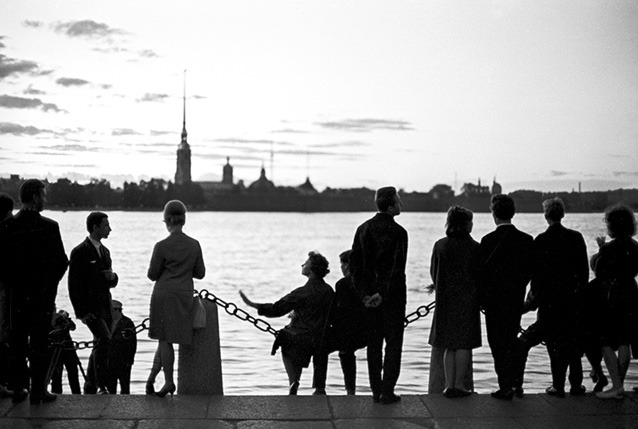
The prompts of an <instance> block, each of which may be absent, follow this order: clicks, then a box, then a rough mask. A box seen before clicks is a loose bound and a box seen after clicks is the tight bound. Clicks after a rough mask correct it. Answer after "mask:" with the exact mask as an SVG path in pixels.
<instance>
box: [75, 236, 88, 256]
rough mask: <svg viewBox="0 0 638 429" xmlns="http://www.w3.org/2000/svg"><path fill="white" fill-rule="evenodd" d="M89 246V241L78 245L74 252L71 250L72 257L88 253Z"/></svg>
mask: <svg viewBox="0 0 638 429" xmlns="http://www.w3.org/2000/svg"><path fill="white" fill-rule="evenodd" d="M88 244H89V243H87V240H86V239H85V240H84V241H82V242H81V243H80V244H78V245H77V246H75V247H74V248H73V250H71V257H73V256H74V255H76V254H79V253H83V252H86V251H87V250H88V249H89V248H88Z"/></svg>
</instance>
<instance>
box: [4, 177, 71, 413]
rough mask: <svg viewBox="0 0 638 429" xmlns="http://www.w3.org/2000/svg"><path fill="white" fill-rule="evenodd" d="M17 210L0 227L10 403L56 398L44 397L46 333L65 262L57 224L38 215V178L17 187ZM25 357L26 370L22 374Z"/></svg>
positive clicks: (41, 195) (42, 191) (41, 193)
mask: <svg viewBox="0 0 638 429" xmlns="http://www.w3.org/2000/svg"><path fill="white" fill-rule="evenodd" d="M20 202H21V203H22V209H21V210H20V211H19V212H18V213H17V214H16V215H15V216H14V217H13V218H10V219H7V220H6V221H5V222H4V223H2V226H1V230H0V243H2V244H1V246H0V251H1V252H2V255H1V257H0V264H1V266H0V273H1V275H2V282H3V283H4V285H5V287H6V290H7V292H8V297H9V299H8V301H9V308H10V310H9V325H10V326H9V349H10V351H9V388H10V389H11V390H13V400H14V402H21V401H23V400H24V399H26V397H27V395H28V392H27V390H26V389H25V387H27V386H26V380H28V379H29V378H30V380H31V393H30V395H31V396H30V398H29V400H30V402H31V403H32V404H39V403H41V402H50V401H53V400H55V399H56V396H55V395H54V394H51V393H49V392H47V390H46V385H45V379H46V372H47V367H48V363H49V362H48V356H49V353H48V345H49V344H48V334H49V331H50V329H51V317H52V314H53V311H55V297H56V295H57V293H58V283H59V282H60V280H61V279H62V276H64V273H65V272H66V269H67V266H68V259H67V257H66V253H64V245H63V244H62V238H61V237H60V228H59V226H58V224H57V222H55V221H53V220H51V219H48V218H46V217H44V216H41V215H40V212H41V211H42V210H43V208H44V204H45V202H46V187H45V184H44V183H43V182H42V181H40V180H37V179H29V180H26V181H24V182H23V183H22V185H20ZM27 355H28V357H29V363H30V368H29V370H28V369H27V363H26V359H27Z"/></svg>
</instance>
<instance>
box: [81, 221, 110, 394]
mask: <svg viewBox="0 0 638 429" xmlns="http://www.w3.org/2000/svg"><path fill="white" fill-rule="evenodd" d="M86 229H87V231H88V232H89V236H88V237H87V238H86V239H85V240H84V241H83V242H82V243H80V244H79V245H78V246H77V247H76V248H75V249H73V251H72V252H71V263H70V266H69V298H71V304H73V308H74V310H75V315H76V317H77V318H78V319H79V320H81V321H82V322H83V323H84V324H86V326H87V327H88V328H89V329H90V331H91V333H92V334H93V339H94V341H95V346H94V348H93V352H92V353H91V357H90V361H91V362H90V363H89V366H90V367H91V369H92V370H93V371H94V373H93V374H91V375H90V376H89V377H88V378H89V380H95V387H94V388H93V387H92V386H85V387H86V389H85V393H95V391H94V390H93V389H95V390H97V392H98V393H101V394H105V393H108V390H107V388H106V386H107V380H108V352H109V342H110V339H111V324H112V322H113V309H112V307H111V291H110V289H111V288H112V287H115V286H116V285H117V281H118V277H117V274H115V273H114V272H113V270H112V268H111V267H112V265H111V264H112V263H111V252H109V249H107V248H106V247H105V246H104V245H103V244H102V240H103V239H105V238H108V236H109V233H110V232H111V226H110V225H109V219H108V216H107V215H106V214H105V213H102V212H92V213H90V214H89V216H88V217H87V218H86Z"/></svg>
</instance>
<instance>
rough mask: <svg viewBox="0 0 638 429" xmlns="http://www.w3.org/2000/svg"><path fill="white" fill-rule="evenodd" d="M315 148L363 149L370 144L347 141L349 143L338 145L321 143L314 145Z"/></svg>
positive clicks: (338, 143)
mask: <svg viewBox="0 0 638 429" xmlns="http://www.w3.org/2000/svg"><path fill="white" fill-rule="evenodd" d="M313 146H314V147H324V148H330V147H334V148H340V147H361V146H370V143H366V142H362V141H358V140H351V141H347V142H337V143H320V144H316V145H313Z"/></svg>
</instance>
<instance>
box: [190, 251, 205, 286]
mask: <svg viewBox="0 0 638 429" xmlns="http://www.w3.org/2000/svg"><path fill="white" fill-rule="evenodd" d="M205 275H206V266H205V265H204V257H203V256H202V247H201V246H200V245H199V242H197V259H196V260H195V266H194V267H193V277H194V278H196V279H198V280H201V279H203V278H204V276H205Z"/></svg>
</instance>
